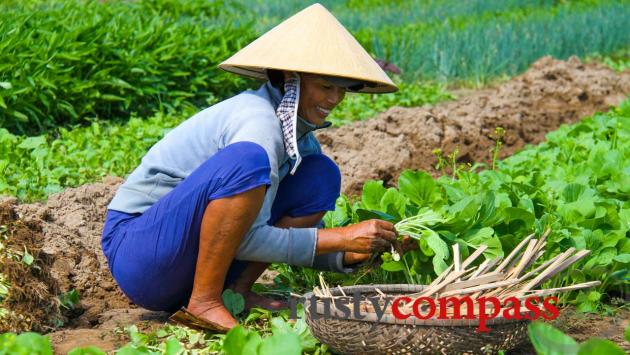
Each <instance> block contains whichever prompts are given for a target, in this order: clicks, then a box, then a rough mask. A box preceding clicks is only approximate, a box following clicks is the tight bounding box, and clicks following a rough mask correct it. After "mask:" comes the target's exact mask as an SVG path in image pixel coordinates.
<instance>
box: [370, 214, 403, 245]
mask: <svg viewBox="0 0 630 355" xmlns="http://www.w3.org/2000/svg"><path fill="white" fill-rule="evenodd" d="M368 223H370V225H371V227H372V228H373V233H374V235H375V236H377V237H381V238H384V239H385V240H388V241H394V240H396V237H397V234H396V228H394V225H393V224H392V223H390V222H387V221H383V220H380V219H371V220H369V221H368Z"/></svg>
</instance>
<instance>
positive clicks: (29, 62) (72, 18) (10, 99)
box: [0, 0, 255, 134]
mask: <svg viewBox="0 0 630 355" xmlns="http://www.w3.org/2000/svg"><path fill="white" fill-rule="evenodd" d="M239 8H240V7H239V6H237V5H234V4H231V3H230V2H225V1H207V0H192V1H178V0H142V1H107V2H103V1H97V0H80V1H75V0H62V1H44V0H28V1H9V2H2V3H0V12H2V14H3V16H2V21H0V126H1V127H4V128H6V129H8V130H10V131H12V132H20V133H29V134H33V133H35V134H39V133H42V132H44V131H47V130H48V129H50V128H52V127H55V126H57V125H63V126H67V125H69V124H74V123H78V122H85V120H86V119H89V118H90V117H94V116H96V117H99V118H105V119H111V118H115V117H119V118H126V117H128V116H129V113H131V112H136V113H138V114H139V115H141V116H142V115H149V114H153V113H154V112H155V111H156V110H157V109H158V108H160V107H166V108H171V107H179V106H181V105H182V104H189V105H190V104H192V105H196V106H205V105H208V104H209V103H214V102H216V101H217V100H218V98H224V97H226V96H227V95H230V94H233V93H235V92H236V91H238V90H240V89H241V88H243V87H244V85H245V84H246V83H247V82H246V81H245V80H244V79H242V78H241V77H239V76H236V75H231V74H228V73H225V72H222V71H220V70H219V69H218V68H217V64H218V63H219V62H220V61H222V60H224V59H226V58H227V57H228V56H229V55H231V54H232V53H234V52H236V51H237V50H238V49H239V48H241V47H242V46H243V45H245V44H247V43H249V42H250V41H251V40H252V39H253V38H254V37H255V34H254V33H253V31H252V29H251V25H250V23H248V22H246V23H239V21H240V20H239V19H242V18H243V17H241V16H240V15H239ZM245 18H247V17H245Z"/></svg>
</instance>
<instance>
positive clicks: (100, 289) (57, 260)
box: [15, 178, 130, 326]
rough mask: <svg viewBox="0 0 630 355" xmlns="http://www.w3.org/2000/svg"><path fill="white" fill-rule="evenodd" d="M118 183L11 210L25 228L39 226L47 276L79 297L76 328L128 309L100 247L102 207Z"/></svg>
mask: <svg viewBox="0 0 630 355" xmlns="http://www.w3.org/2000/svg"><path fill="white" fill-rule="evenodd" d="M121 182H122V179H120V178H107V179H105V181H103V182H102V183H97V184H90V185H83V186H80V187H78V188H72V189H67V190H65V191H63V192H61V193H58V194H55V195H52V196H51V197H50V198H49V199H48V202H46V203H45V204H43V203H35V204H23V205H19V206H16V207H15V209H16V211H18V212H19V213H20V215H21V216H22V218H23V220H24V221H26V223H30V222H36V223H40V224H41V228H42V231H43V240H42V242H43V248H42V251H44V252H45V253H46V254H47V255H49V256H50V257H51V259H52V260H54V262H53V265H52V276H53V278H54V279H55V280H56V282H57V283H58V284H59V286H60V288H61V289H62V291H64V292H65V291H69V290H72V289H75V290H77V291H78V292H79V295H80V299H81V302H80V305H79V306H80V310H82V311H83V314H82V315H81V317H79V318H78V319H75V320H74V324H73V325H76V326H91V325H95V323H96V322H97V318H98V315H99V314H100V313H102V312H103V311H106V310H109V309H113V308H129V307H130V303H129V301H128V300H127V298H126V297H125V296H124V295H123V294H122V292H121V291H120V289H119V288H118V286H117V285H116V283H115V282H114V280H113V279H112V277H111V274H110V272H109V269H108V266H107V260H106V259H105V256H104V255H103V253H102V251H101V247H100V245H101V244H100V241H101V231H102V228H103V222H104V220H105V212H106V208H107V204H108V203H109V201H110V200H111V199H112V197H113V196H114V193H115V192H116V188H117V187H118V185H119V184H120V183H121Z"/></svg>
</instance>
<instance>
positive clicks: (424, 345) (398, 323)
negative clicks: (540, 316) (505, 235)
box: [303, 285, 528, 354]
mask: <svg viewBox="0 0 630 355" xmlns="http://www.w3.org/2000/svg"><path fill="white" fill-rule="evenodd" d="M425 288H426V286H423V285H362V286H348V287H342V288H331V289H330V292H331V294H332V295H333V296H342V295H343V294H342V292H341V290H343V293H345V294H346V295H351V294H353V293H354V292H356V291H358V292H360V293H361V295H362V296H367V297H371V296H378V295H379V293H378V291H381V292H382V293H385V294H387V296H397V295H406V294H411V293H415V292H421V291H423V290H425ZM377 289H378V291H377ZM312 296H313V293H312V292H309V293H307V294H305V295H304V296H303V297H304V299H305V304H304V309H305V317H306V322H307V324H308V325H309V326H310V328H311V332H312V333H313V335H314V336H315V337H316V338H317V339H319V340H320V341H321V342H322V343H324V344H326V345H328V346H329V347H330V348H331V349H332V350H334V351H335V352H337V353H341V354H494V353H497V352H498V351H499V350H510V349H513V348H515V347H516V346H518V345H519V344H521V343H522V342H523V341H524V340H525V339H526V338H527V325H528V321H527V320H524V319H523V320H508V319H504V318H502V317H500V315H499V316H498V317H497V318H494V319H490V320H488V321H487V322H486V324H487V326H488V327H489V328H490V329H491V331H490V332H488V333H479V332H476V331H475V328H477V326H478V323H479V322H478V320H476V319H475V320H468V319H447V320H441V319H437V318H434V319H428V320H420V319H417V318H415V317H413V316H412V317H409V318H407V319H405V320H401V319H397V318H396V317H394V316H393V315H392V314H387V313H386V314H384V315H383V317H382V318H381V320H380V321H379V322H377V316H376V313H366V312H362V315H364V316H365V318H363V319H356V318H354V314H352V312H351V314H350V317H348V318H347V319H343V318H342V317H328V318H325V317H324V314H325V313H324V310H325V305H324V304H323V302H319V301H318V302H317V304H316V309H317V313H318V316H316V317H313V315H312V314H311V313H310V312H311V305H310V303H309V302H310V299H311V297H312ZM330 312H331V313H332V314H338V315H341V312H340V311H338V310H334V309H332V310H330ZM335 312H339V313H335Z"/></svg>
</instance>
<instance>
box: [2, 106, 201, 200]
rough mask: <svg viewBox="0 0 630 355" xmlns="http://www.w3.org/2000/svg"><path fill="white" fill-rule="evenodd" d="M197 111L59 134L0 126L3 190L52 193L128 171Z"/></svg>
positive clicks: (37, 195)
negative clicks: (30, 132) (19, 132)
mask: <svg viewBox="0 0 630 355" xmlns="http://www.w3.org/2000/svg"><path fill="white" fill-rule="evenodd" d="M190 114H192V111H189V112H188V114H180V115H165V114H161V113H160V114H156V115H154V116H152V117H150V118H147V119H144V120H142V119H139V118H132V119H130V120H129V121H128V122H127V123H126V124H110V123H99V122H93V123H92V124H91V125H90V126H88V127H81V128H76V129H74V130H66V129H64V128H61V129H59V134H58V136H52V135H43V136H36V137H24V136H16V135H13V134H11V133H9V132H8V131H7V130H6V129H4V128H0V172H1V174H0V195H13V196H17V197H18V198H20V199H22V200H34V199H42V198H46V197H47V196H48V195H49V194H51V193H55V192H59V191H61V190H62V189H64V188H66V187H72V186H78V185H81V184H86V183H88V182H94V181H99V180H101V179H102V178H103V177H104V176H106V175H115V176H125V175H126V174H128V173H130V172H131V171H132V170H133V169H134V168H135V167H136V166H137V165H138V164H139V163H140V159H141V158H142V156H144V154H146V152H147V151H148V150H149V148H150V147H151V146H152V145H153V144H155V143H156V142H157V141H158V140H159V139H161V138H162V137H163V136H164V134H166V132H168V130H169V129H171V128H172V127H174V126H176V125H177V124H178V123H179V122H181V121H182V120H183V118H182V117H186V116H187V115H190Z"/></svg>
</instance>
